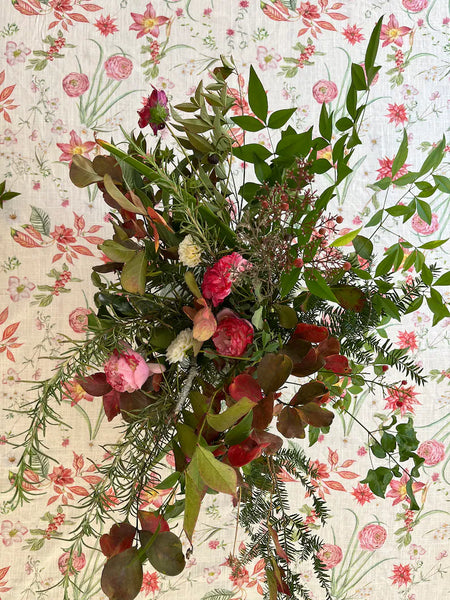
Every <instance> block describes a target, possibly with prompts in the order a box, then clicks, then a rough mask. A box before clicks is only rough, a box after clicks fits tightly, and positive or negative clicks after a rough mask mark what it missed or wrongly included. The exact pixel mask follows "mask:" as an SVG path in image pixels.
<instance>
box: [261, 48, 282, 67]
mask: <svg viewBox="0 0 450 600" xmlns="http://www.w3.org/2000/svg"><path fill="white" fill-rule="evenodd" d="M256 60H257V61H258V66H259V68H260V69H261V71H267V69H276V68H277V66H278V64H277V63H279V62H280V60H281V55H280V54H278V52H276V50H275V48H271V49H270V51H269V50H268V49H267V48H266V47H265V46H258V51H257V53H256Z"/></svg>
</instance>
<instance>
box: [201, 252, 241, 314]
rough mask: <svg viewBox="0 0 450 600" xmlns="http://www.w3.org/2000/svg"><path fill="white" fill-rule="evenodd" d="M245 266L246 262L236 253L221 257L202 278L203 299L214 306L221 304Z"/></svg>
mask: <svg viewBox="0 0 450 600" xmlns="http://www.w3.org/2000/svg"><path fill="white" fill-rule="evenodd" d="M247 265H248V261H246V260H245V258H242V256H241V255H240V254H238V253H237V252H233V253H232V254H229V255H227V256H223V257H222V258H221V259H219V260H218V261H217V262H216V264H215V265H214V266H212V267H210V268H209V269H207V271H206V273H205V275H204V277H203V283H202V293H203V297H204V298H206V299H208V300H212V303H213V305H214V306H218V305H219V304H221V303H222V302H223V301H224V300H225V298H226V297H227V296H229V295H230V293H231V287H232V285H233V283H234V282H235V281H236V279H237V277H238V275H239V273H242V272H243V271H245V269H246V267H247Z"/></svg>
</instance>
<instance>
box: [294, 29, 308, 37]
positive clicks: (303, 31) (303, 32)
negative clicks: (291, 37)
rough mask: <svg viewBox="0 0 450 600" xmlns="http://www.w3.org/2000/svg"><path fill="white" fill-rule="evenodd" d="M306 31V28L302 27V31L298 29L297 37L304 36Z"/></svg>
mask: <svg viewBox="0 0 450 600" xmlns="http://www.w3.org/2000/svg"><path fill="white" fill-rule="evenodd" d="M307 31H308V27H304V28H303V29H299V31H298V33H297V37H300V36H301V35H304V34H305V33H306V32H307Z"/></svg>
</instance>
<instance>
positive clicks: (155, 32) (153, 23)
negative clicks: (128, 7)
mask: <svg viewBox="0 0 450 600" xmlns="http://www.w3.org/2000/svg"><path fill="white" fill-rule="evenodd" d="M131 16H132V18H133V21H134V23H133V25H130V30H132V31H138V32H139V33H138V34H137V36H136V37H138V38H140V37H143V36H144V35H152V36H153V37H158V36H159V28H160V27H161V25H165V24H166V23H168V22H169V19H168V18H167V17H157V16H156V11H155V9H154V8H153V5H152V3H151V2H149V3H148V4H147V7H146V9H145V12H144V14H143V15H139V14H137V13H131Z"/></svg>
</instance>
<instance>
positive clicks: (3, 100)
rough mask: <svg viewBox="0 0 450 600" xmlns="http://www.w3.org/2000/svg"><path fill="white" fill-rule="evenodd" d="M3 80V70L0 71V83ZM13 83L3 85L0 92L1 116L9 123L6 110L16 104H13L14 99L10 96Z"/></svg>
mask: <svg viewBox="0 0 450 600" xmlns="http://www.w3.org/2000/svg"><path fill="white" fill-rule="evenodd" d="M4 81H5V71H2V72H1V73H0V85H2V84H3V82H4ZM15 87H16V86H15V85H9V86H8V87H5V89H4V90H2V91H1V92H0V113H3V118H4V119H5V121H7V122H8V123H11V117H10V116H9V113H8V111H9V110H13V109H14V108H17V106H18V105H17V104H13V102H14V100H12V98H10V96H11V94H12V93H13V91H14V88H15Z"/></svg>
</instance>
